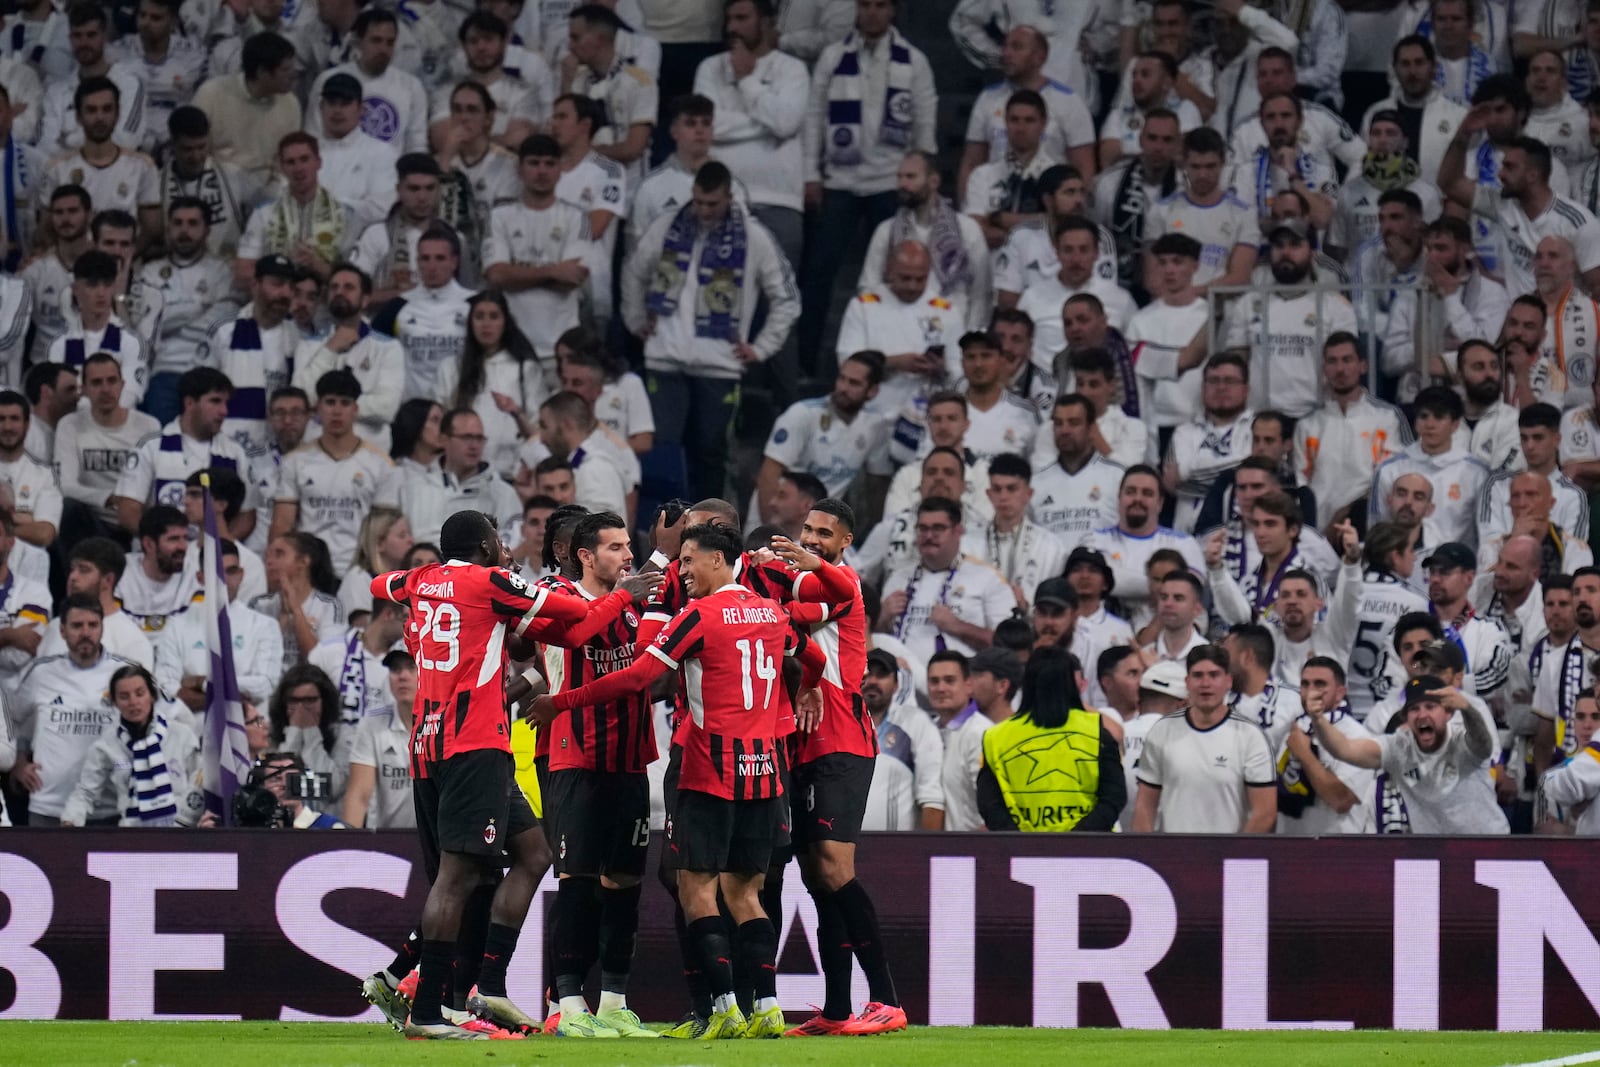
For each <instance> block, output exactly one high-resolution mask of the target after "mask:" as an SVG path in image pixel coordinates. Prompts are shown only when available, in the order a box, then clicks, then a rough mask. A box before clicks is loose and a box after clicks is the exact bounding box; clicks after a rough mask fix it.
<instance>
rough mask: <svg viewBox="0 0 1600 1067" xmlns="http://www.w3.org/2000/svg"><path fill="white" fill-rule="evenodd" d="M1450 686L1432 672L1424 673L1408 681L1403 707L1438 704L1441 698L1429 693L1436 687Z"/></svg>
mask: <svg viewBox="0 0 1600 1067" xmlns="http://www.w3.org/2000/svg"><path fill="white" fill-rule="evenodd" d="M1449 688H1450V686H1449V685H1447V684H1446V683H1445V682H1444V681H1442V680H1441V679H1439V678H1436V677H1434V676H1433V675H1431V674H1424V675H1422V676H1421V677H1420V678H1413V679H1411V680H1410V681H1409V682H1407V683H1406V699H1405V703H1403V704H1401V705H1400V706H1401V708H1412V707H1415V706H1416V705H1418V704H1429V703H1431V704H1437V703H1439V698H1438V697H1434V696H1429V695H1428V694H1429V693H1430V692H1431V691H1433V690H1435V689H1449Z"/></svg>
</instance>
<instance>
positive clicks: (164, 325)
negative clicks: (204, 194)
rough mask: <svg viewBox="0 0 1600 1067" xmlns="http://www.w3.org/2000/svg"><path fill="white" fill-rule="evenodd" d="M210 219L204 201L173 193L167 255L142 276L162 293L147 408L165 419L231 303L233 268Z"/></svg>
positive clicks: (175, 410) (148, 265)
mask: <svg viewBox="0 0 1600 1067" xmlns="http://www.w3.org/2000/svg"><path fill="white" fill-rule="evenodd" d="M207 219H208V215H207V213H206V205H205V202H204V201H202V200H199V199H197V198H195V197H191V196H177V197H173V198H172V200H171V201H170V202H169V203H168V206H167V232H166V247H167V254H166V256H165V257H163V258H161V259H158V260H154V261H152V262H149V263H146V264H145V265H144V269H143V270H142V271H141V272H140V275H139V283H140V284H141V285H142V286H145V287H148V288H149V289H150V290H153V291H154V292H157V293H159V294H161V319H160V323H161V326H160V335H159V336H158V337H153V338H151V341H152V345H151V348H152V350H153V356H152V359H151V365H150V384H149V386H147V387H146V389H145V397H144V409H145V411H146V412H148V413H149V414H150V415H153V416H154V417H155V418H157V419H159V420H161V421H166V420H168V419H171V418H173V417H174V416H176V415H177V413H178V395H177V393H178V379H179V378H181V377H182V376H183V374H184V373H185V372H186V371H188V370H190V369H192V368H194V367H196V366H198V365H199V363H200V354H201V352H202V351H204V350H205V346H206V340H207V338H208V336H209V335H210V332H211V327H212V325H214V323H215V318H214V314H215V312H216V309H217V308H218V306H219V305H223V304H228V303H229V302H230V290H231V289H232V288H233V268H232V266H231V265H230V264H229V263H227V262H226V261H225V260H223V259H222V258H221V257H219V256H216V255H213V254H212V253H211V251H210V249H209V247H208V239H209V235H210V232H211V228H210V223H209V222H208V221H207ZM230 306H231V305H230Z"/></svg>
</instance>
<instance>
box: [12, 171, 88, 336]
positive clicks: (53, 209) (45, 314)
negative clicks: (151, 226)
mask: <svg viewBox="0 0 1600 1067" xmlns="http://www.w3.org/2000/svg"><path fill="white" fill-rule="evenodd" d="M89 210H90V205H89V194H88V193H87V192H85V191H84V188H83V186H81V185H58V186H56V188H55V189H54V190H52V191H51V193H50V196H49V205H48V207H46V208H45V209H44V210H43V211H42V212H41V215H42V218H43V220H44V221H45V222H47V223H48V224H49V227H48V229H49V233H50V236H51V238H52V239H53V241H52V243H51V245H50V246H49V247H48V248H46V249H44V250H43V251H41V252H40V253H39V254H38V255H36V256H34V258H33V259H32V260H30V261H29V262H28V264H27V266H25V267H23V268H22V270H21V272H20V274H19V275H18V276H19V277H20V278H21V279H22V280H23V281H25V282H27V283H28V286H29V293H30V295H31V296H32V297H33V305H32V309H31V310H32V315H31V320H32V324H33V340H32V343H31V344H30V345H29V348H28V360H29V362H31V363H42V362H44V361H45V360H46V359H47V358H48V357H49V353H50V346H51V345H53V344H54V343H55V341H56V338H58V337H60V336H61V335H62V334H63V333H64V332H66V328H67V319H66V315H65V313H64V311H63V309H62V305H63V303H64V302H65V301H66V300H67V299H68V297H69V295H70V292H71V289H72V265H73V264H74V263H76V262H77V261H78V256H79V255H80V254H82V253H83V252H84V251H86V250H87V249H88V248H89Z"/></svg>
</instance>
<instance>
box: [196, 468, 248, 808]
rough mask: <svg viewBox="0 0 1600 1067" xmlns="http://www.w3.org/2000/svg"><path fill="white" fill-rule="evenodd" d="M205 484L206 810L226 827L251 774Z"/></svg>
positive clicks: (217, 539) (218, 542)
mask: <svg viewBox="0 0 1600 1067" xmlns="http://www.w3.org/2000/svg"><path fill="white" fill-rule="evenodd" d="M201 484H202V485H203V486H204V488H205V530H204V532H203V533H202V535H201V541H200V558H201V561H202V564H201V569H202V570H203V571H204V572H205V603H204V604H203V605H201V608H202V610H203V611H204V612H205V613H206V647H207V648H209V649H210V650H211V685H210V687H209V688H208V689H207V691H206V692H207V698H206V731H205V740H204V743H203V744H202V746H201V748H202V750H203V757H204V777H205V782H204V788H205V794H206V810H207V811H210V812H211V813H213V814H214V815H216V816H217V818H218V819H219V820H220V821H221V822H222V823H223V824H225V825H232V823H233V794H235V793H237V792H238V791H239V787H240V786H241V785H243V784H244V782H245V779H247V778H248V777H249V776H250V742H249V739H248V738H247V736H246V735H245V729H244V701H243V700H241V699H240V697H239V676H238V674H236V673H235V671H234V666H233V628H232V626H231V624H230V620H229V619H228V585H227V579H226V578H225V577H224V576H223V571H222V537H221V535H220V534H219V533H218V532H217V509H216V505H215V504H214V503H213V501H212V499H211V479H210V478H209V477H206V476H204V475H202V476H201Z"/></svg>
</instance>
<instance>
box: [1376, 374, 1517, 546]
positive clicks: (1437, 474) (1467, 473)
mask: <svg viewBox="0 0 1600 1067" xmlns="http://www.w3.org/2000/svg"><path fill="white" fill-rule="evenodd" d="M1416 411H1417V414H1416V427H1417V439H1416V441H1414V442H1413V443H1411V444H1409V445H1407V446H1406V447H1405V448H1403V449H1401V450H1400V451H1399V452H1397V453H1395V454H1394V455H1393V456H1390V457H1389V458H1388V459H1387V460H1385V461H1384V462H1383V463H1382V464H1381V465H1379V467H1378V469H1377V471H1375V472H1374V473H1373V476H1372V493H1371V500H1372V507H1371V512H1370V514H1371V518H1372V519H1374V520H1379V519H1385V518H1388V511H1387V505H1386V501H1387V499H1388V496H1389V490H1390V488H1391V487H1392V486H1393V485H1394V484H1395V481H1396V480H1397V479H1399V478H1400V477H1401V476H1402V475H1405V474H1413V473H1415V474H1421V475H1423V476H1424V477H1425V478H1427V479H1428V481H1429V482H1431V483H1432V485H1433V504H1434V514H1433V524H1434V527H1435V528H1436V529H1437V531H1438V540H1437V541H1434V542H1433V543H1435V544H1437V543H1440V542H1442V541H1461V542H1463V543H1465V544H1467V545H1469V546H1475V545H1476V544H1477V543H1478V526H1477V522H1476V519H1475V515H1474V510H1475V503H1476V501H1477V499H1478V493H1479V492H1480V491H1481V490H1482V489H1483V486H1484V483H1485V482H1487V481H1488V480H1489V468H1488V467H1487V466H1485V465H1484V462H1483V461H1482V460H1481V459H1479V458H1478V457H1476V456H1474V455H1471V454H1470V453H1468V452H1467V451H1466V449H1464V448H1462V447H1460V445H1459V444H1457V442H1456V437H1455V435H1456V431H1457V430H1458V429H1459V428H1460V426H1461V419H1462V415H1463V414H1464V407H1463V405H1462V402H1461V397H1460V396H1458V395H1457V394H1456V392H1455V390H1453V389H1449V388H1447V387H1445V386H1442V385H1430V386H1429V387H1428V388H1426V389H1424V390H1422V392H1420V393H1418V394H1417V404H1416Z"/></svg>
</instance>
